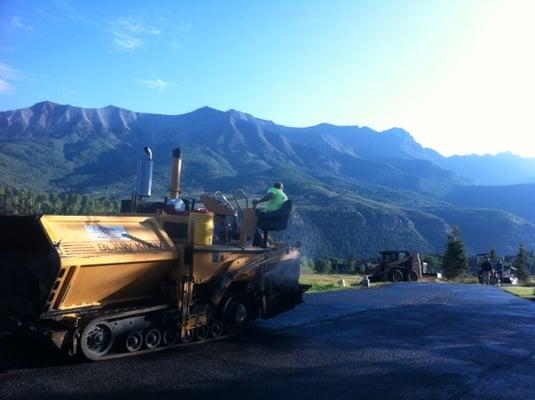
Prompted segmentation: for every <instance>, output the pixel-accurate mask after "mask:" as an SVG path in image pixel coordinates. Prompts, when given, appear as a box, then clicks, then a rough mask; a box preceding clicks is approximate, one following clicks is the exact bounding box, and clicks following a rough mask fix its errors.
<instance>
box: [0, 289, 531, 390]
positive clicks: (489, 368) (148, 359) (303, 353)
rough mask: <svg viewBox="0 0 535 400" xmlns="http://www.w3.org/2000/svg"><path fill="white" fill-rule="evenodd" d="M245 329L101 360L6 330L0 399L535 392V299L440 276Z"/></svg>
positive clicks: (311, 306)
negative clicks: (69, 357) (75, 358)
mask: <svg viewBox="0 0 535 400" xmlns="http://www.w3.org/2000/svg"><path fill="white" fill-rule="evenodd" d="M305 301H306V302H305V303H304V304H302V305H300V306H298V307H297V308H296V309H295V310H292V311H290V312H288V313H286V314H284V315H281V316H279V317H278V318H276V319H273V320H269V321H262V322H260V323H256V324H255V325H254V326H252V327H251V328H250V329H249V330H248V332H247V334H246V335H245V336H242V337H237V338H231V339H227V340H223V341H218V342H212V343H205V344H202V345H197V346H190V347H185V348H179V349H175V350H172V351H167V352H161V353H157V354H151V355H145V356H137V357H133V358H126V359H120V360H114V361H106V362H100V363H82V364H80V363H72V362H69V361H66V360H64V359H62V358H58V357H57V356H55V353H53V352H50V351H46V350H43V349H41V348H40V347H38V346H34V345H31V344H27V343H22V342H21V340H20V339H19V338H17V337H4V338H2V339H0V398H1V399H28V398H39V399H55V400H63V399H81V400H84V399H89V398H91V399H93V398H95V399H96V398H98V399H107V398H113V399H117V398H130V399H134V398H151V399H152V398H154V399H187V398H195V399H199V398H213V399H218V398H233V399H238V398H244V399H267V398H281V399H300V398H306V399H316V398H329V399H334V398H363V399H366V398H376V399H389V398H399V399H433V400H437V399H474V398H481V399H502V398H504V399H505V398H507V399H513V398H514V399H517V398H524V399H528V398H533V397H534V396H535V303H534V302H530V301H527V300H521V299H518V298H516V297H513V296H512V295H509V294H507V293H505V292H503V291H502V290H500V289H498V288H494V287H482V286H479V285H447V284H435V283H422V284H397V285H391V286H388V287H385V288H382V289H369V290H348V291H343V292H331V293H324V294H311V295H307V296H306V298H305Z"/></svg>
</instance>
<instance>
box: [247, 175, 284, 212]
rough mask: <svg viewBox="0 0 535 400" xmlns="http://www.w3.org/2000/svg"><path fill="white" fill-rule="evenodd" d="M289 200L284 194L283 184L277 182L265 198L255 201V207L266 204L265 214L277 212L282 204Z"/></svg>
mask: <svg viewBox="0 0 535 400" xmlns="http://www.w3.org/2000/svg"><path fill="white" fill-rule="evenodd" d="M286 200H288V196H286V194H285V193H284V185H283V184H282V182H276V183H274V184H273V187H270V188H269V189H268V191H267V193H266V195H265V196H264V197H262V198H261V199H258V200H256V199H255V200H253V207H256V206H257V205H258V204H260V203H266V208H265V209H264V212H272V211H277V210H278V209H280V208H281V206H282V204H283V203H284V202H285V201H286Z"/></svg>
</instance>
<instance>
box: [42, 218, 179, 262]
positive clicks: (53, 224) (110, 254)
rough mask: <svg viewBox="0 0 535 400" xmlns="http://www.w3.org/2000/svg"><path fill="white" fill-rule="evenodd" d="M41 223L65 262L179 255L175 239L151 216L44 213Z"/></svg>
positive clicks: (119, 260)
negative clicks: (59, 214)
mask: <svg viewBox="0 0 535 400" xmlns="http://www.w3.org/2000/svg"><path fill="white" fill-rule="evenodd" d="M41 224H42V226H43V229H44V230H45V232H46V234H47V236H48V238H49V240H50V242H51V243H52V244H55V245H56V246H57V247H58V252H59V254H60V257H61V259H62V264H69V265H73V264H74V265H98V264H114V263H126V262H136V261H149V260H169V259H177V253H176V249H175V247H174V245H173V243H172V241H171V240H170V239H169V237H168V236H167V234H166V233H165V232H164V231H163V229H161V227H160V225H159V223H158V222H157V221H156V219H155V218H152V217H140V216H57V215H45V216H43V217H41Z"/></svg>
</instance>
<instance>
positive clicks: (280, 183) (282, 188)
mask: <svg viewBox="0 0 535 400" xmlns="http://www.w3.org/2000/svg"><path fill="white" fill-rule="evenodd" d="M273 187H274V188H275V189H280V190H284V185H283V184H282V182H275V183H274V184H273Z"/></svg>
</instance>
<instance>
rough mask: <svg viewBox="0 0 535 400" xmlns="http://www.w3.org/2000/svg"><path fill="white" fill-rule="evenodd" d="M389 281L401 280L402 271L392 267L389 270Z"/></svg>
mask: <svg viewBox="0 0 535 400" xmlns="http://www.w3.org/2000/svg"><path fill="white" fill-rule="evenodd" d="M389 275H390V279H389V280H390V282H396V283H397V282H401V281H403V273H402V272H401V271H400V270H399V269H394V270H392V271H391V272H390V274H389Z"/></svg>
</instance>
